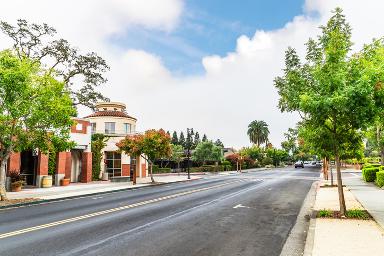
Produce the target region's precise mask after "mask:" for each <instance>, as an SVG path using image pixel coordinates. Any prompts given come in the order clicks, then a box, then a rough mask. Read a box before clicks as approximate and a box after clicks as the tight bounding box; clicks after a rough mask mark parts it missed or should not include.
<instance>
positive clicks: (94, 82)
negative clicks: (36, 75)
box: [0, 19, 109, 108]
mask: <svg viewBox="0 0 384 256" xmlns="http://www.w3.org/2000/svg"><path fill="white" fill-rule="evenodd" d="M0 30H1V31H2V32H3V33H4V34H5V35H6V36H8V37H9V38H10V39H11V40H12V42H13V45H12V49H13V51H14V52H15V55H16V57H18V58H19V59H20V60H22V59H23V58H28V59H30V60H31V61H33V62H37V63H44V64H45V69H46V71H47V72H48V73H49V75H52V76H53V77H54V78H56V79H57V80H59V81H62V82H63V83H64V85H65V87H66V89H67V90H68V92H69V93H70V96H71V98H72V101H73V104H74V105H84V106H87V107H90V108H93V107H94V104H95V103H97V102H98V101H100V100H101V101H108V99H107V98H105V97H104V96H103V95H102V94H101V93H99V92H97V91H96V90H95V87H97V86H99V85H101V84H104V83H105V82H106V81H107V79H106V78H105V77H104V73H105V72H106V71H108V70H109V66H108V65H107V63H106V61H105V60H104V59H103V58H101V57H100V56H98V55H97V54H96V53H95V52H90V53H85V54H82V53H80V51H79V50H78V49H77V48H75V47H73V46H71V45H70V43H69V42H68V41H67V40H65V39H55V38H54V36H55V34H56V30H55V29H54V28H53V27H51V26H49V25H47V24H45V23H43V24H36V23H29V22H28V21H26V20H23V19H19V20H18V21H17V24H16V25H15V26H14V25H11V24H9V23H7V22H5V21H0ZM74 78H80V79H81V78H82V83H81V84H82V86H79V88H78V89H75V87H74V86H72V84H73V80H74ZM76 88H77V87H76Z"/></svg>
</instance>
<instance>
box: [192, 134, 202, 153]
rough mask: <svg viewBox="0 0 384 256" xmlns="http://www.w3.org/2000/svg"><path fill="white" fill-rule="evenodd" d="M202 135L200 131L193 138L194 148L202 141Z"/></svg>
mask: <svg viewBox="0 0 384 256" xmlns="http://www.w3.org/2000/svg"><path fill="white" fill-rule="evenodd" d="M200 142H201V141H200V135H199V133H198V132H196V133H195V138H194V139H193V148H194V149H195V148H196V147H197V145H199V143H200Z"/></svg>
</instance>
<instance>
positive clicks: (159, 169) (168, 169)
mask: <svg viewBox="0 0 384 256" xmlns="http://www.w3.org/2000/svg"><path fill="white" fill-rule="evenodd" d="M170 172H171V168H159V167H158V166H156V169H155V166H153V173H170Z"/></svg>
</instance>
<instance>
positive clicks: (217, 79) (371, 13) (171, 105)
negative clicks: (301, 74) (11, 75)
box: [0, 0, 384, 146]
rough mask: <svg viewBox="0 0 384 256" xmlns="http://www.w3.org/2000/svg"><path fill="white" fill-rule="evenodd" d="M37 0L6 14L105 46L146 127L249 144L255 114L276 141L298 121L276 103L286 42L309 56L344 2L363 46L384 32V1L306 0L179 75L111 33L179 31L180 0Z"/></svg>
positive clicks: (118, 95)
mask: <svg viewBox="0 0 384 256" xmlns="http://www.w3.org/2000/svg"><path fill="white" fill-rule="evenodd" d="M22 2H23V4H22ZM30 2H31V1H20V0H19V1H17V0H16V1H12V3H8V4H6V5H5V6H2V13H1V14H0V15H2V16H1V19H6V20H8V21H12V20H15V19H16V18H19V17H25V18H27V19H32V20H36V21H43V20H44V21H46V22H48V23H50V24H52V25H53V26H55V27H57V29H58V30H59V31H60V33H61V34H62V35H63V37H66V38H68V39H70V40H71V41H73V42H74V43H75V44H77V45H79V46H80V47H81V48H82V49H85V50H94V49H95V50H97V51H99V52H100V54H101V55H103V56H104V57H106V59H107V60H108V62H109V64H110V65H111V72H110V73H109V74H108V77H109V83H108V86H105V87H103V92H104V93H105V94H106V95H107V96H109V97H111V98H112V100H117V101H123V102H125V103H127V105H128V112H130V113H131V114H132V115H134V116H136V117H138V119H139V121H138V122H139V123H138V126H139V129H141V130H145V129H147V128H152V127H153V128H160V127H162V128H164V129H168V130H171V131H172V130H181V129H185V128H186V127H193V128H195V129H197V130H199V131H202V132H205V133H207V134H208V136H210V137H211V138H212V139H216V138H221V139H222V140H223V141H224V143H225V144H226V145H227V146H243V145H247V144H248V143H249V142H248V138H247V136H246V129H247V125H248V123H249V122H250V121H252V120H255V119H258V120H265V121H266V122H267V123H268V124H269V125H270V130H271V140H272V143H273V144H275V145H279V144H280V141H281V140H282V139H283V132H284V131H286V130H287V129H288V127H293V126H294V125H295V123H296V121H297V120H298V117H297V115H294V114H281V113H280V112H279V110H278V109H277V102H278V95H277V92H276V90H275V88H274V86H273V79H274V77H276V76H277V75H279V74H281V70H282V68H283V64H284V63H283V61H284V51H285V50H286V48H287V47H288V46H293V47H295V48H296V49H297V50H298V52H299V53H300V54H301V55H303V54H304V51H305V46H304V43H305V42H306V41H307V39H308V38H309V37H316V35H318V34H319V32H320V31H319V29H318V27H319V25H321V24H324V22H326V20H327V19H328V18H329V16H330V15H331V13H330V11H331V10H332V9H334V8H335V7H336V6H340V7H342V8H343V9H344V10H345V14H346V15H347V19H348V21H349V22H350V23H351V25H352V27H353V33H354V36H353V40H354V41H355V42H356V44H355V47H356V49H359V48H361V46H362V43H368V42H369V41H370V40H371V38H373V37H380V36H382V27H383V25H384V20H383V19H380V18H379V17H381V10H383V7H384V3H382V2H381V1H374V0H366V1H364V2H361V1H350V0H344V1H341V0H332V1H331V0H329V1H322V0H307V1H306V3H305V6H304V8H303V12H304V13H303V15H301V16H297V17H294V18H293V19H292V21H291V22H289V23H287V24H286V25H285V26H284V27H283V28H280V29H277V30H272V31H263V30H257V31H256V32H255V34H254V36H253V37H247V36H245V35H243V36H241V37H239V38H238V40H237V46H236V48H235V49H234V51H233V52H230V53H228V54H226V55H225V56H217V55H214V56H206V57H204V58H203V59H202V65H203V66H204V68H205V70H206V73H205V74H204V75H202V76H192V77H175V76H172V74H171V73H170V72H169V71H168V70H167V68H166V67H165V66H164V65H163V63H162V61H161V59H160V58H159V57H158V56H156V55H155V54H153V53H148V52H144V51H142V50H140V49H129V50H123V49H120V48H115V47H114V46H113V45H111V44H110V42H108V40H109V39H110V37H111V36H114V37H118V36H122V34H123V33H124V30H125V28H127V27H129V26H132V25H140V26H143V27H146V28H151V29H157V30H164V31H170V30H172V29H173V28H174V27H175V26H177V24H178V20H179V18H180V15H182V8H183V2H182V1H181V0H179V1H177V0H162V1H156V0H152V1H139V0H137V1H133V0H131V1H122V0H121V1H118V0H114V1H101V0H100V1H94V0H93V1H92V0H86V1H76V3H75V1H73V2H71V1H55V4H53V3H52V2H53V1H48V0H41V1H39V2H37V1H34V2H33V4H32V3H30ZM18 5H19V6H18ZM21 6H24V8H21ZM44 6H48V7H47V8H45V7H44ZM74 6H75V8H74ZM43 11H44V12H43ZM313 13H317V15H313ZM255 30H256V29H255ZM132 36H134V35H132ZM0 45H2V43H1V41H0Z"/></svg>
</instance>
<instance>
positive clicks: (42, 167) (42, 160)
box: [36, 152, 48, 188]
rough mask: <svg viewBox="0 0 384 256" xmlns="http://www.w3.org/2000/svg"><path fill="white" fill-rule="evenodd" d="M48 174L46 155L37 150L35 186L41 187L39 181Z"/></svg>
mask: <svg viewBox="0 0 384 256" xmlns="http://www.w3.org/2000/svg"><path fill="white" fill-rule="evenodd" d="M47 175H48V155H46V154H43V153H41V152H39V155H38V159H37V170H36V186H37V187H39V188H40V187H41V181H42V179H43V177H44V176H47Z"/></svg>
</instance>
